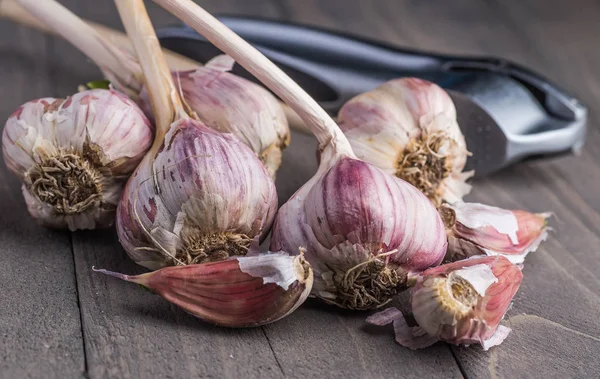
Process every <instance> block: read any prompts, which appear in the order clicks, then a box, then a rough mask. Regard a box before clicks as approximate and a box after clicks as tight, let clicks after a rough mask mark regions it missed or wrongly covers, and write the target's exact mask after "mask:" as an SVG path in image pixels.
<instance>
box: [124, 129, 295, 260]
mask: <svg viewBox="0 0 600 379" xmlns="http://www.w3.org/2000/svg"><path fill="white" fill-rule="evenodd" d="M276 211H277V193H276V190H275V185H274V183H273V181H272V179H271V177H270V176H269V174H268V173H267V171H266V170H265V168H264V166H263V165H262V164H261V162H260V161H259V160H258V159H257V157H256V155H255V154H254V153H253V152H252V151H251V150H250V149H249V148H248V147H246V146H245V145H244V144H242V143H241V142H239V140H238V139H236V138H235V137H233V136H232V135H230V134H222V133H219V132H217V131H215V130H212V129H209V128H207V127H205V126H203V125H202V124H201V123H199V122H197V121H195V120H192V119H181V120H179V121H176V122H175V123H173V124H172V126H171V129H170V130H169V131H168V133H167V135H166V137H165V140H164V142H163V145H162V148H161V150H160V151H158V153H157V154H156V155H155V156H150V155H148V156H147V157H146V158H145V159H144V161H143V162H142V163H141V164H140V166H139V167H138V169H137V170H136V171H135V173H134V174H133V176H132V177H131V178H130V180H129V182H128V183H127V187H126V189H125V191H124V192H123V196H122V198H121V201H120V203H119V209H118V212H117V232H118V235H119V240H120V242H121V244H122V245H123V247H124V248H125V251H126V252H127V253H128V254H129V256H130V257H131V259H133V260H134V261H135V262H136V263H138V264H140V265H142V266H144V267H147V268H149V269H152V270H155V269H158V268H162V267H165V266H169V265H173V264H192V263H200V262H207V261H216V260H222V259H226V258H227V257H229V256H233V255H244V254H246V252H247V251H248V249H249V247H250V245H251V244H252V243H258V242H259V241H260V240H261V239H262V238H264V237H265V236H266V234H267V233H268V232H269V230H270V227H271V225H272V223H273V218H274V217H275V213H276ZM297 249H298V247H296V249H295V250H297Z"/></svg>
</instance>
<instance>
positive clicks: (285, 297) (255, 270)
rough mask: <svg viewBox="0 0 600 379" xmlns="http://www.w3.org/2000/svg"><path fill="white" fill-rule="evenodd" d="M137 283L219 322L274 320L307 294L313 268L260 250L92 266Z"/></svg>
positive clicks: (237, 324) (234, 324)
mask: <svg viewBox="0 0 600 379" xmlns="http://www.w3.org/2000/svg"><path fill="white" fill-rule="evenodd" d="M95 271H98V272H102V273H104V274H107V275H111V276H114V277H117V278H119V279H123V280H125V281H128V282H132V283H137V284H140V285H142V286H144V287H147V288H149V289H150V290H152V292H154V293H156V294H158V295H159V296H161V297H163V298H165V299H166V300H168V301H170V302H171V303H174V304H175V305H177V306H179V307H181V308H182V309H183V310H185V311H186V312H188V313H191V314H192V315H194V316H196V317H199V318H201V319H203V320H205V321H208V322H212V323H215V324H217V325H221V326H229V327H251V326H260V325H265V324H269V323H272V322H275V321H277V320H279V319H281V318H283V317H285V316H287V315H289V314H290V313H292V312H293V311H294V310H295V309H296V308H297V307H298V306H300V305H301V304H302V303H303V302H304V301H305V300H306V298H307V297H308V294H309V293H310V288H311V285H312V278H313V274H312V271H311V269H310V266H309V265H308V264H307V263H306V261H305V260H304V259H303V258H302V256H301V255H299V256H296V257H291V256H288V255H281V254H266V255H260V256H253V257H236V258H232V259H229V260H225V261H221V262H213V263H205V264H195V265H189V266H176V267H166V268H163V269H161V270H158V271H154V272H150V273H147V274H142V275H137V276H129V275H123V274H118V273H114V272H111V271H106V270H95Z"/></svg>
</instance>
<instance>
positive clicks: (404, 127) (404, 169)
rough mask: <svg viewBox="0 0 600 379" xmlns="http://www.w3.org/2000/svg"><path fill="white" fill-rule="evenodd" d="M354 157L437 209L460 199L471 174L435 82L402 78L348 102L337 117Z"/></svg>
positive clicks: (448, 105)
mask: <svg viewBox="0 0 600 379" xmlns="http://www.w3.org/2000/svg"><path fill="white" fill-rule="evenodd" d="M338 120H339V123H340V128H341V129H342V130H343V131H344V133H345V134H346V136H347V137H348V139H349V140H350V143H351V145H352V149H353V150H354V152H355V153H356V155H357V156H358V157H359V158H360V159H363V160H365V161H367V162H369V163H372V164H374V165H376V166H377V167H379V168H381V169H382V170H384V171H385V172H387V173H389V174H392V175H396V176H398V177H399V178H402V179H404V180H406V181H408V182H409V183H411V184H413V185H414V186H416V187H417V188H418V189H420V190H421V191H422V192H423V193H425V195H427V197H429V198H430V199H431V200H432V201H433V202H434V203H435V204H436V205H440V204H441V203H442V200H445V201H448V202H454V201H458V200H461V199H462V197H463V196H464V195H466V194H467V193H468V192H469V191H470V189H471V186H470V185H469V184H467V183H466V180H467V179H469V178H470V177H471V176H472V175H473V173H472V172H462V170H463V169H464V167H465V164H466V160H467V156H468V154H469V153H468V151H467V148H466V142H465V139H464V136H463V135H462V133H461V131H460V128H459V126H458V124H457V122H456V108H455V107H454V104H453V102H452V99H451V98H450V97H449V96H448V94H447V93H446V92H445V91H444V90H443V89H441V88H440V87H439V86H437V85H436V84H434V83H431V82H428V81H425V80H421V79H416V78H402V79H396V80H391V81H388V82H386V83H383V84H382V85H380V86H379V87H377V88H375V89H374V90H372V91H369V92H366V93H363V94H360V95H358V96H356V97H354V98H353V99H351V100H349V101H348V102H347V103H346V104H344V106H343V107H342V108H341V109H340V111H339V114H338Z"/></svg>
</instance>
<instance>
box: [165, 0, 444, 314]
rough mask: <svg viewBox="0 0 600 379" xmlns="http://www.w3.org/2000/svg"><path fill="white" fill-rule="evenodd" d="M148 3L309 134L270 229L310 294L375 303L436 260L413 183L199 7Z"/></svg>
mask: <svg viewBox="0 0 600 379" xmlns="http://www.w3.org/2000/svg"><path fill="white" fill-rule="evenodd" d="M156 2H157V3H158V4H160V5H161V6H163V7H164V8H166V9H167V10H168V11H170V12H172V13H173V14H174V15H175V16H177V17H178V18H180V19H181V20H182V21H183V22H185V23H186V24H187V25H190V26H191V27H192V28H194V29H195V30H196V31H198V32H199V33H200V34H202V35H203V36H204V37H206V38H207V39H208V40H209V41H211V42H212V43H213V44H215V46H217V47H218V48H219V49H221V50H222V51H224V52H225V53H227V54H229V55H231V56H232V57H233V58H234V59H235V60H236V61H237V62H239V63H240V64H241V65H242V66H243V67H244V68H246V69H247V70H248V71H249V72H250V73H252V74H253V75H254V76H255V77H257V78H258V79H259V80H261V82H263V84H265V85H266V86H267V87H268V88H269V89H271V90H272V91H273V92H275V93H276V94H277V95H278V96H279V97H280V98H282V99H283V100H284V101H285V102H286V103H288V105H290V107H292V108H293V109H294V111H296V113H297V114H298V115H299V116H300V117H301V118H302V119H303V121H304V122H305V123H306V125H307V126H308V127H309V128H311V130H312V132H313V133H314V134H315V136H316V137H317V139H318V140H319V143H320V149H321V152H322V153H321V161H320V165H319V170H318V172H317V174H316V175H315V176H314V177H313V178H312V179H311V180H309V181H308V182H307V183H306V184H305V185H304V186H303V187H302V188H301V189H300V190H299V191H298V192H297V193H296V194H295V195H294V196H293V197H292V198H291V199H290V200H289V201H288V202H287V203H286V204H285V205H284V206H283V207H282V208H281V209H280V212H279V214H278V216H277V221H276V225H275V227H274V231H273V236H272V238H271V250H272V251H279V250H281V251H285V252H289V253H294V252H296V251H298V248H299V247H301V248H305V249H306V253H305V257H306V259H307V261H308V262H309V263H310V264H311V266H312V267H313V270H314V272H315V284H314V288H313V291H312V294H313V295H314V296H317V297H320V298H322V299H324V300H326V301H328V302H331V303H334V304H337V305H340V306H343V307H347V308H355V309H366V308H372V307H377V306H381V305H383V304H385V303H386V302H388V301H389V300H390V299H391V296H392V295H393V294H394V293H395V292H396V291H397V288H402V286H403V285H404V282H405V279H406V276H407V275H408V273H410V272H412V271H419V270H423V269H425V268H427V267H430V266H433V265H436V264H439V263H440V262H441V260H442V259H443V257H444V255H445V252H446V243H447V242H446V236H445V230H444V225H443V223H442V220H441V218H440V216H439V214H438V212H437V211H436V209H435V207H434V206H433V204H432V203H431V202H430V201H429V200H428V199H427V198H426V197H425V196H424V195H423V194H422V193H421V192H419V191H418V190H417V189H416V188H414V187H413V186H411V185H410V184H408V183H406V182H404V181H402V180H401V179H398V178H395V177H393V176H391V175H387V174H386V173H384V172H383V171H382V170H380V169H378V168H376V167H375V166H373V165H371V164H369V163H366V162H363V161H360V160H358V159H356V156H355V155H354V153H353V152H352V148H351V146H350V144H349V143H348V140H347V139H346V137H345V136H344V134H343V133H342V131H341V130H340V129H339V127H338V126H337V125H336V124H335V122H334V121H333V120H332V119H331V117H329V116H328V115H327V113H326V112H325V111H324V110H323V109H322V108H320V107H319V106H318V104H317V103H316V102H315V101H314V100H313V99H312V98H311V97H310V96H309V95H308V94H307V93H306V92H304V91H303V90H302V89H301V88H300V87H299V86H298V85H297V84H296V83H295V82H294V81H293V80H291V79H290V78H289V77H288V76H287V75H286V74H285V73H283V72H282V71H281V70H280V69H279V68H277V66H275V65H274V64H273V63H272V62H270V61H269V60H268V59H267V58H265V57H264V56H263V55H262V54H260V53H259V52H258V51H256V49H254V48H253V47H251V46H250V45H248V44H247V43H246V42H245V41H243V40H242V39H241V38H240V37H239V36H237V35H236V34H235V33H233V32H232V31H231V30H229V29H227V27H225V26H224V25H223V24H221V23H220V22H219V21H218V20H216V19H215V18H214V17H212V16H211V15H210V14H208V13H207V12H206V11H204V10H203V9H202V8H201V7H200V6H198V5H197V4H195V3H194V2H192V1H189V0H156Z"/></svg>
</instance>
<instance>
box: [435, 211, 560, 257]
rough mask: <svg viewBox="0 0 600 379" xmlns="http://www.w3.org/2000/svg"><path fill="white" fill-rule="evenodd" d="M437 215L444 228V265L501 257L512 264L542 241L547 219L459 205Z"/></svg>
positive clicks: (546, 228)
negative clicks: (465, 259)
mask: <svg viewBox="0 0 600 379" xmlns="http://www.w3.org/2000/svg"><path fill="white" fill-rule="evenodd" d="M440 213H441V214H442V218H443V219H444V223H445V224H446V226H447V234H448V252H447V255H446V258H445V260H446V261H455V260H460V259H464V258H467V257H470V256H475V255H490V256H494V255H503V256H505V257H506V258H508V259H509V260H510V261H511V262H512V263H516V264H520V263H523V262H524V261H525V257H526V256H527V255H528V254H529V253H530V252H533V251H535V250H537V248H538V247H539V245H540V243H541V242H542V241H544V240H545V239H546V237H547V236H548V223H547V219H548V218H549V217H550V215H551V214H550V213H530V212H526V211H522V210H507V209H502V208H498V207H492V206H489V205H485V204H479V203H462V202H457V203H455V204H444V205H442V207H441V208H440Z"/></svg>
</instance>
